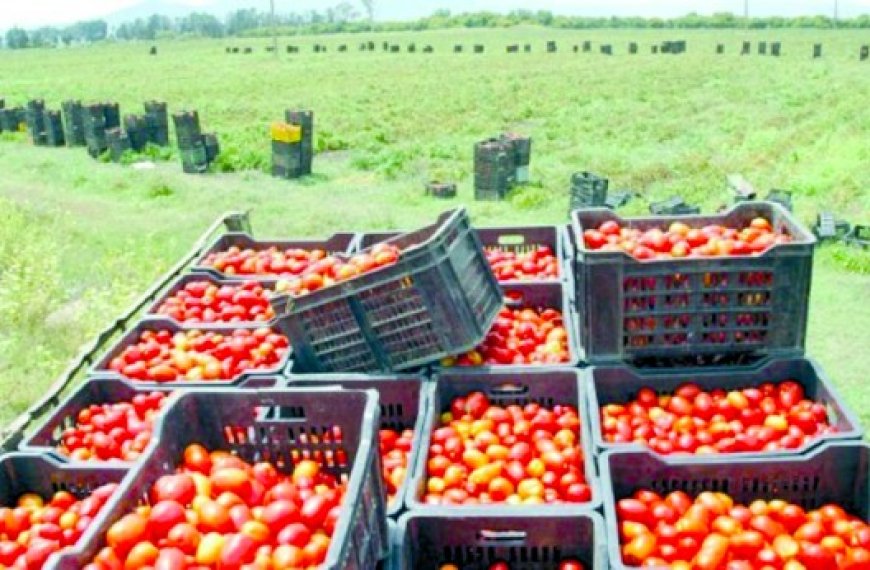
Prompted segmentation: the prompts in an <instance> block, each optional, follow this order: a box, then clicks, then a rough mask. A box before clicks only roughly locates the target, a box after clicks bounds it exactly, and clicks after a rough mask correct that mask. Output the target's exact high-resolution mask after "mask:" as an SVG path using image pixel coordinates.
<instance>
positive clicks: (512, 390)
mask: <svg viewBox="0 0 870 570" xmlns="http://www.w3.org/2000/svg"><path fill="white" fill-rule="evenodd" d="M489 393H490V394H491V395H493V396H520V395H525V394H528V393H529V387H528V386H523V385H522V384H510V383H505V384H500V385H498V386H494V387H493V388H490V389H489Z"/></svg>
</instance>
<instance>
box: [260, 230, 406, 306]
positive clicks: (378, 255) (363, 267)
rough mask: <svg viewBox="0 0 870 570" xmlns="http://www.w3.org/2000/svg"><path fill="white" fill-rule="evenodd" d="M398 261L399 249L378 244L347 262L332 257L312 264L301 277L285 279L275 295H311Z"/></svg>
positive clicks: (276, 289) (280, 283) (278, 285)
mask: <svg viewBox="0 0 870 570" xmlns="http://www.w3.org/2000/svg"><path fill="white" fill-rule="evenodd" d="M398 259H399V248H398V247H396V246H394V245H390V244H386V243H378V244H375V245H373V246H372V247H371V249H370V250H368V251H365V252H362V253H358V254H356V255H354V256H352V257H351V258H350V259H348V260H346V261H345V260H344V259H342V258H340V257H338V256H335V255H329V256H327V257H324V258H323V259H321V260H319V261H317V262H316V263H314V264H312V265H311V267H309V268H308V269H306V270H305V271H303V272H302V273H301V274H300V275H298V276H294V277H291V278H288V279H282V280H281V281H279V282H278V284H277V285H276V286H275V291H276V292H277V293H287V294H289V295H292V296H294V297H299V296H302V295H307V294H308V293H312V292H314V291H317V290H318V289H323V288H324V287H329V286H330V285H334V284H336V283H338V282H341V281H347V280H348V279H353V278H354V277H357V276H359V275H362V274H364V273H370V272H372V271H375V270H376V269H380V268H381V267H385V266H387V265H393V264H394V263H396V261H398Z"/></svg>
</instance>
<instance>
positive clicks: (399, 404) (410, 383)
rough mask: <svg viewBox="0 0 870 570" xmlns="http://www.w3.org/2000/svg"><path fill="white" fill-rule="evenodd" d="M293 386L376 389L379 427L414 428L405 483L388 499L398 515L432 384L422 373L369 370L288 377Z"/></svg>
mask: <svg viewBox="0 0 870 570" xmlns="http://www.w3.org/2000/svg"><path fill="white" fill-rule="evenodd" d="M287 386H288V387H290V388H302V387H309V386H310V387H318V386H320V387H322V386H341V387H343V388H347V389H351V390H377V391H378V403H379V404H380V407H381V421H380V429H393V430H396V431H398V432H401V431H403V430H406V429H411V430H413V431H414V440H413V442H412V443H411V452H410V454H409V455H408V470H407V472H406V475H405V480H404V482H403V483H402V486H401V487H400V488H399V489H398V492H397V493H396V496H395V498H394V499H393V501H392V502H388V503H387V515H388V516H391V517H395V516H397V515H398V514H399V513H401V512H402V510H403V507H404V502H403V501H404V498H405V494H406V489H407V488H408V479H409V478H410V473H411V468H412V467H413V465H414V459H415V457H416V456H417V452H418V451H419V450H420V438H421V436H422V432H423V421H424V420H425V419H426V410H428V409H429V408H428V404H429V393H430V392H431V388H432V385H431V384H430V383H428V382H426V380H425V378H424V377H422V376H410V375H409V376H370V375H367V374H302V375H298V376H294V375H291V376H289V378H288V379H287Z"/></svg>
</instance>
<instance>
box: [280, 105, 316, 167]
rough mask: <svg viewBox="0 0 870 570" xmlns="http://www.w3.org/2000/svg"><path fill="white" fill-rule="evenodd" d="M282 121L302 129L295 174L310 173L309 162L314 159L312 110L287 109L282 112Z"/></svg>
mask: <svg viewBox="0 0 870 570" xmlns="http://www.w3.org/2000/svg"><path fill="white" fill-rule="evenodd" d="M284 122H286V123H288V124H290V125H296V126H297V127H299V128H300V129H301V130H302V132H301V139H300V141H299V147H300V148H299V154H300V161H299V171H298V172H299V174H298V175H297V176H307V175H309V174H311V163H312V162H313V161H314V111H309V110H293V109H287V111H286V112H285V113H284Z"/></svg>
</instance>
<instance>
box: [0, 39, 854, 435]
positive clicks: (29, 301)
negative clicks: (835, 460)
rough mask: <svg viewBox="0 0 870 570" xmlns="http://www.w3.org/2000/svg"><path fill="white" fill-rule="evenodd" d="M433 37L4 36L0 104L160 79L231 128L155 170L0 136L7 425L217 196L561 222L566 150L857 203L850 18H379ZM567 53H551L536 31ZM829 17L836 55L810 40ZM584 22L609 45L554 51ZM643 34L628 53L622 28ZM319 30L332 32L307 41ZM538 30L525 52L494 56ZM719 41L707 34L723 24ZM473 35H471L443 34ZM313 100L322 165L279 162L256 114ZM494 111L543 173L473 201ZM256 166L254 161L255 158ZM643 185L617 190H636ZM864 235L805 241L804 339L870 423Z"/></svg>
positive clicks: (166, 91)
mask: <svg viewBox="0 0 870 570" xmlns="http://www.w3.org/2000/svg"><path fill="white" fill-rule="evenodd" d="M679 37H684V38H686V39H687V40H688V41H689V50H690V51H689V53H688V54H686V55H683V56H652V55H649V49H648V45H649V44H650V43H651V42H654V41H658V40H661V39H668V38H679ZM372 38H373V39H376V40H377V41H378V43H380V41H381V40H382V39H383V38H386V39H389V40H390V41H396V42H399V43H402V44H403V45H405V44H407V43H409V42H411V41H414V42H416V44H417V47H418V50H419V48H420V47H421V46H422V45H425V44H427V43H431V44H433V45H434V46H435V47H436V50H437V51H436V53H435V54H432V55H424V54H420V53H417V54H407V53H402V54H399V55H390V54H383V53H377V54H360V53H356V52H355V51H352V52H350V53H347V54H337V53H334V52H335V49H334V47H335V46H336V45H337V44H339V43H344V42H347V43H349V44H350V45H351V46H352V48H354V47H355V46H356V44H357V43H358V42H359V41H362V39H368V36H367V37H366V38H362V37H360V36H356V37H341V36H330V37H328V38H304V39H299V38H294V39H292V40H286V41H283V42H282V43H297V44H299V45H301V46H302V51H303V53H302V54H300V55H299V56H295V57H291V56H286V55H281V56H280V57H279V58H277V59H275V58H273V57H271V56H269V55H267V54H266V53H265V51H264V49H263V46H265V45H266V43H267V42H266V41H265V40H234V41H233V42H230V43H235V44H240V45H254V46H256V51H257V53H255V54H253V55H250V56H244V55H233V56H230V55H225V54H224V53H223V47H224V45H225V44H224V43H223V42H215V41H176V42H167V43H162V44H159V52H160V55H159V56H157V57H149V56H147V55H146V54H147V47H148V46H147V45H144V44H127V45H102V46H94V47H89V48H75V49H69V50H55V51H46V50H32V51H31V50H25V51H20V52H6V53H4V55H3V58H0V77H3V78H4V80H3V91H4V95H5V96H6V99H7V105H8V104H11V103H15V104H18V103H23V102H24V100H26V98H28V97H32V96H41V97H44V98H45V99H46V102H47V104H48V105H49V106H50V107H58V106H59V105H60V102H61V101H62V100H64V99H67V98H71V97H75V98H81V99H83V100H97V99H99V100H105V99H115V100H118V101H119V102H120V103H121V107H122V110H123V111H124V112H134V111H137V110H139V109H141V103H142V101H145V100H147V99H152V98H156V99H164V100H167V101H169V103H170V107H171V108H172V109H179V108H182V107H189V108H197V109H199V111H200V116H201V118H202V122H203V126H204V128H205V129H206V130H214V131H216V132H217V133H218V135H219V137H220V140H221V144H222V147H223V148H224V149H225V150H224V154H223V156H222V158H221V160H220V163H219V165H218V166H219V168H220V169H222V170H225V171H236V172H232V173H226V174H213V175H208V176H202V177H197V176H187V175H183V174H182V173H181V168H180V165H179V164H178V163H177V162H174V161H173V162H158V163H157V167H156V168H155V169H153V170H134V169H132V168H130V167H129V166H121V165H114V164H103V163H99V162H96V161H93V160H91V159H90V158H89V157H88V156H87V155H86V153H85V152H84V150H83V149H47V148H34V147H31V146H29V145H27V144H25V143H24V141H23V137H22V136H20V135H9V134H3V135H2V136H0V323H2V325H0V390H2V391H3V393H4V394H7V395H8V396H7V397H6V398H4V399H3V401H2V402H0V424H2V423H6V422H8V421H9V420H10V419H11V418H12V417H13V416H14V415H15V414H17V413H20V412H21V411H22V410H23V409H25V407H26V406H27V405H28V404H29V403H30V402H32V401H34V400H35V399H36V398H37V397H39V396H40V395H42V393H43V391H44V389H45V387H46V386H47V385H48V384H49V383H50V382H51V381H52V380H53V379H54V377H55V375H56V374H57V373H58V372H60V371H61V370H62V369H63V367H64V366H65V364H66V363H67V362H68V361H69V359H70V358H71V357H72V356H73V355H74V354H75V352H76V350H77V348H78V347H79V346H81V345H83V344H84V343H86V342H87V341H89V340H90V339H91V337H92V335H93V334H94V332H95V331H96V330H98V329H99V328H101V327H102V326H104V325H105V324H107V323H108V322H109V321H110V320H111V319H113V318H114V317H115V316H116V315H117V314H118V313H119V312H120V311H121V310H122V309H123V308H124V307H125V306H127V305H128V304H129V303H131V302H132V301H133V300H134V299H135V298H136V296H137V294H138V293H141V292H142V291H143V290H144V289H145V288H146V287H147V286H148V285H149V284H150V283H151V282H152V281H153V279H155V278H156V277H157V276H158V275H160V274H161V273H162V272H163V271H165V270H166V269H167V268H168V267H169V266H170V265H172V263H173V262H174V261H175V260H176V259H177V258H178V256H179V255H181V254H182V253H184V252H185V251H186V250H187V249H188V248H189V247H190V244H191V242H192V241H193V240H194V239H195V238H196V237H197V236H198V235H199V233H200V232H201V230H202V229H203V228H205V227H206V226H207V225H208V224H209V223H210V222H211V221H212V220H213V219H214V218H215V217H216V216H217V215H219V214H220V213H222V212H223V211H226V210H230V209H242V210H245V209H253V210H254V216H253V220H254V226H255V232H256V233H257V234H259V235H261V236H279V235H280V236H324V235H328V234H330V233H332V232H335V231H339V230H346V229H355V230H364V229H384V228H396V227H411V226H414V225H418V224H420V223H422V222H428V221H431V220H433V219H434V217H435V215H436V212H438V211H439V210H441V209H444V208H447V207H450V206H453V205H457V204H467V205H468V206H469V209H470V210H471V212H472V215H473V217H474V220H475V222H476V223H478V224H480V225H508V224H512V223H557V222H559V223H561V222H564V221H565V212H566V208H567V192H566V187H567V180H568V178H569V176H570V173H571V172H573V171H576V170H581V169H588V170H593V171H595V172H601V173H604V174H607V175H609V176H610V178H611V184H612V187H617V188H618V187H631V188H635V189H637V190H639V191H641V192H643V193H644V195H645V197H646V198H648V199H659V198H665V197H668V196H670V195H673V194H681V195H682V196H683V197H685V198H686V199H687V200H688V201H690V202H693V203H698V204H701V205H703V206H704V207H705V209H707V210H711V209H713V208H716V207H717V206H719V205H721V204H723V203H727V202H730V196H729V195H728V194H727V192H725V190H724V178H725V175H726V174H728V173H731V172H741V173H742V174H744V176H746V177H747V178H748V179H750V180H752V181H753V182H754V183H756V184H757V186H758V187H759V188H760V189H762V190H766V189H768V188H771V187H784V188H788V189H792V190H793V191H794V192H795V195H796V211H797V214H798V216H799V217H801V218H802V219H803V220H804V221H805V222H811V221H812V220H813V218H814V215H815V213H816V212H817V211H818V210H819V209H820V208H825V209H831V210H834V211H836V212H838V213H839V214H840V215H843V216H846V217H847V218H848V219H850V220H852V221H853V222H854V221H862V220H863V221H864V222H867V221H868V213H870V192H868V191H867V189H868V188H870V171H868V169H867V168H866V165H867V163H868V159H870V147H868V146H867V132H868V131H870V111H868V109H867V107H866V101H865V97H864V95H863V94H864V93H866V92H867V91H868V87H870V76H868V75H867V73H866V63H864V64H862V63H860V62H858V61H857V49H858V45H860V40H861V37H860V32H832V31H818V30H815V31H792V30H782V31H777V32H776V38H773V37H770V34H769V33H767V32H751V33H750V32H747V33H743V32H736V31H721V32H698V31H693V32H688V31H665V32H653V31H630V30H628V31H626V30H622V31H606V30H597V31H590V32H585V33H584V32H579V33H578V32H567V31H553V30H543V29H538V28H518V29H510V30H475V31H466V30H460V31H440V32H426V33H418V34H411V33H408V34H394V35H389V36H372ZM551 38H552V39H557V40H559V42H560V46H561V48H562V52H560V53H558V54H555V55H548V54H545V53H540V52H542V48H543V43H544V41H545V40H546V39H551ZM744 38H746V39H754V40H756V39H768V40H770V39H780V40H781V41H782V42H783V50H784V56H783V57H782V58H780V59H778V60H777V59H774V58H761V57H758V56H752V57H749V58H741V57H739V56H737V55H736V50H737V49H738V48H739V43H740V41H741V40H742V39H744ZM817 38H820V39H819V41H822V42H823V43H824V44H825V58H823V59H822V60H820V61H812V60H811V59H810V58H809V54H810V53H811V44H812V43H813V42H814V41H816V39H817ZM584 39H591V40H593V41H594V42H596V43H597V42H601V41H611V42H612V43H613V44H614V49H615V51H616V52H617V55H615V56H613V57H610V58H607V57H604V56H600V55H598V54H592V55H589V54H578V55H574V54H573V53H570V52H569V53H566V51H568V46H569V45H572V44H574V43H581V42H582V40H584ZM632 40H634V41H638V42H640V43H641V51H642V54H641V55H637V56H628V55H625V47H624V46H625V45H627V43H628V41H632ZM315 41H319V42H322V43H326V44H327V45H329V46H330V53H328V54H325V55H315V54H312V53H310V51H311V50H310V45H311V44H312V43H313V42H315ZM526 42H528V43H533V45H534V47H535V50H536V53H533V54H531V55H527V54H518V55H506V54H504V53H503V50H504V45H506V44H509V43H526ZM720 42H722V43H726V46H727V50H728V53H727V54H726V55H725V56H715V55H714V48H715V45H716V43H720ZM454 43H464V44H465V45H466V50H468V49H469V46H470V45H471V44H472V43H484V44H485V45H486V46H487V50H488V53H487V54H485V55H481V56H474V55H471V54H464V55H453V54H451V53H448V52H449V51H450V49H451V46H452V45H453V44H454ZM293 106H300V107H310V108H313V109H314V110H315V113H316V118H315V123H316V130H317V148H318V150H319V151H320V152H319V154H318V156H317V157H316V159H315V170H316V174H315V175H314V176H312V177H310V178H308V179H305V180H302V181H296V182H287V181H280V180H276V179H272V178H271V177H269V176H267V175H266V174H264V173H263V172H262V169H263V168H265V167H266V166H267V165H268V155H267V153H268V141H267V140H266V132H267V131H266V129H267V124H268V123H269V122H270V121H272V120H276V119H280V118H281V116H282V114H283V109H285V108H287V107H293ZM506 129H515V130H517V131H519V132H523V133H527V134H530V135H531V136H532V137H533V141H534V142H533V153H532V177H533V180H534V183H533V184H530V185H528V186H526V187H523V188H520V189H517V190H516V191H515V192H513V193H512V195H511V196H510V198H509V200H507V201H506V202H504V203H482V202H474V201H473V199H472V189H471V177H470V173H471V146H472V144H473V142H474V141H476V140H479V139H481V138H484V137H486V136H489V135H491V134H495V133H498V132H499V131H502V130H506ZM249 169H253V170H249ZM430 178H438V179H455V180H458V181H459V182H460V186H459V195H458V197H457V198H456V199H454V200H448V201H437V200H433V199H430V198H427V197H425V196H423V188H422V183H423V182H424V181H425V180H427V179H430ZM643 207H644V206H643V204H642V203H641V202H640V201H638V202H635V203H633V204H631V205H630V206H629V207H628V209H627V210H626V211H627V212H633V213H637V212H640V211H642V210H643ZM868 290H870V256H868V255H867V254H866V253H861V252H857V251H856V250H852V249H847V248H843V247H822V248H820V250H819V252H818V254H817V261H816V270H815V275H814V283H813V293H812V300H811V315H810V317H811V319H810V333H809V340H808V346H807V351H808V353H809V354H811V355H813V356H814V357H816V358H817V359H818V360H819V361H820V362H821V363H822V364H823V365H824V367H825V368H826V370H827V371H828V372H829V374H830V376H831V377H832V378H833V380H834V383H835V385H836V386H837V388H838V389H839V390H840V392H841V393H842V394H843V396H844V397H845V398H846V400H847V401H848V402H850V403H851V405H852V407H853V408H854V409H856V410H857V411H858V412H859V415H860V416H861V417H862V419H863V421H864V424H865V425H870V410H867V409H866V406H863V407H862V403H865V402H866V401H867V388H866V387H865V386H866V383H865V377H864V370H863V368H864V366H865V365H866V359H864V358H863V357H862V349H861V348H860V347H862V346H868V345H870V333H868V328H867V326H866V323H868V322H870V321H868V319H870V304H868V303H867V302H866V300H867V294H868Z"/></svg>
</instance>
